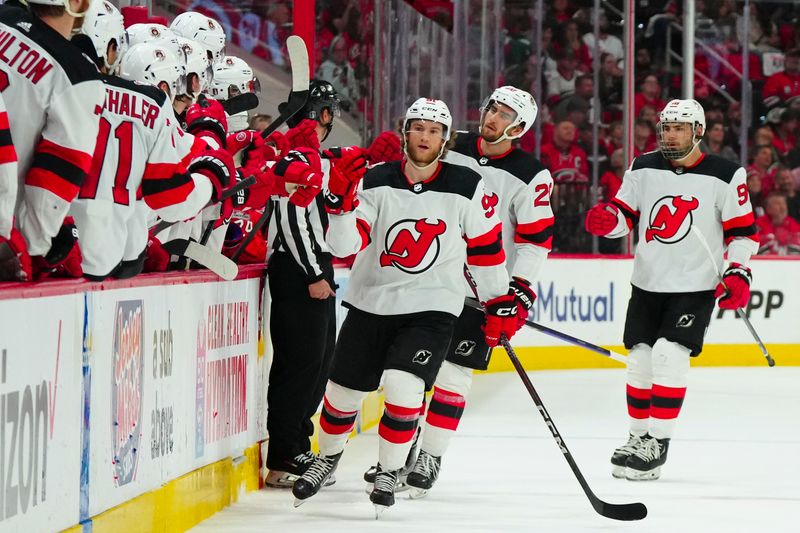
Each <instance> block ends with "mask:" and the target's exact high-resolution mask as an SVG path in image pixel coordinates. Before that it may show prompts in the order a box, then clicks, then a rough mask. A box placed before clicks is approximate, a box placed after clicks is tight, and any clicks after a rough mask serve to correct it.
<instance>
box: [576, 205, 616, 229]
mask: <svg viewBox="0 0 800 533" xmlns="http://www.w3.org/2000/svg"><path fill="white" fill-rule="evenodd" d="M618 214H619V209H618V208H617V206H615V205H614V204H609V203H604V202H601V203H599V204H597V205H596V206H594V207H593V208H591V209H589V212H588V213H586V221H585V224H584V226H585V227H586V231H588V232H589V233H591V234H592V235H597V236H598V237H605V236H606V235H608V234H609V233H611V232H612V231H614V228H616V227H617V215H618Z"/></svg>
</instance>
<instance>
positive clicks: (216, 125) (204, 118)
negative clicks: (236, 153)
mask: <svg viewBox="0 0 800 533" xmlns="http://www.w3.org/2000/svg"><path fill="white" fill-rule="evenodd" d="M186 131H188V132H189V133H191V134H192V135H194V136H196V137H204V136H210V137H212V138H213V139H214V140H216V141H217V143H218V144H219V146H220V147H221V148H224V147H225V137H226V136H227V134H228V117H227V116H225V109H223V107H222V104H220V103H219V102H217V101H216V100H213V99H211V98H206V97H205V96H203V95H201V97H200V98H199V99H198V100H197V103H194V104H192V105H191V106H189V109H187V110H186Z"/></svg>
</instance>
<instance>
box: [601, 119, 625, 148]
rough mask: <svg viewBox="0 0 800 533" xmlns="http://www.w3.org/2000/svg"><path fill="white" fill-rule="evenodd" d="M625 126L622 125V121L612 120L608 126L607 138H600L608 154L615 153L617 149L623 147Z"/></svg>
mask: <svg viewBox="0 0 800 533" xmlns="http://www.w3.org/2000/svg"><path fill="white" fill-rule="evenodd" d="M624 134H625V128H623V127H622V122H619V121H617V122H612V123H611V124H610V125H609V126H608V132H607V133H606V136H605V138H601V139H600V145H601V146H602V147H603V149H604V150H605V151H606V153H608V154H613V153H614V152H615V151H616V150H617V149H619V148H622V147H623V144H622V143H623V136H624Z"/></svg>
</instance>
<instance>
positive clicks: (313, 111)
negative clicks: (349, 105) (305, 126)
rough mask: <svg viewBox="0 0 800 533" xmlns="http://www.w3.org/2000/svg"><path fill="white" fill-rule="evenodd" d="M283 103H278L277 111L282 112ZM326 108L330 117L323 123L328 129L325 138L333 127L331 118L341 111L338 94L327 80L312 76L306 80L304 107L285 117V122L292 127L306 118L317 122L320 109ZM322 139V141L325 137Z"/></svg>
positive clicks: (320, 112) (320, 113) (338, 114)
mask: <svg viewBox="0 0 800 533" xmlns="http://www.w3.org/2000/svg"><path fill="white" fill-rule="evenodd" d="M290 96H291V95H290ZM285 105H286V104H285V103H283V104H281V105H279V106H278V111H279V112H282V111H283V107H284V106H285ZM326 108H327V109H328V111H329V112H330V114H331V117H332V119H331V122H330V124H326V125H325V127H326V128H327V129H328V132H327V133H326V134H325V138H327V137H328V134H330V132H331V129H332V128H333V119H334V118H335V117H339V116H341V111H340V110H339V95H338V94H337V93H336V89H334V87H333V85H331V84H330V83H329V82H327V81H325V80H319V79H316V78H314V79H312V80H311V81H309V82H308V101H307V102H306V105H305V107H304V108H303V109H301V110H300V111H298V112H297V114H296V115H294V116H292V117H289V118H288V119H286V124H288V126H289V127H290V128H294V127H295V126H297V125H298V124H300V122H301V121H302V120H304V119H307V118H310V119H312V120H316V121H317V122H319V121H320V117H321V116H322V110H323V109H326ZM322 140H323V141H324V140H325V139H322Z"/></svg>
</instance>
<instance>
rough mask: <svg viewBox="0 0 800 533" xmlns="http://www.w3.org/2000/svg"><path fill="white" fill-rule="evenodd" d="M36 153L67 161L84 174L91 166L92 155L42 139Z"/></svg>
mask: <svg viewBox="0 0 800 533" xmlns="http://www.w3.org/2000/svg"><path fill="white" fill-rule="evenodd" d="M36 151H37V152H42V153H46V154H50V155H54V156H56V157H58V158H61V159H63V160H64V161H67V162H68V163H71V164H73V165H75V166H76V167H78V168H80V169H81V170H83V171H84V172H88V171H89V169H90V168H91V166H92V154H87V153H86V152H81V151H80V150H73V149H72V148H66V147H64V146H61V145H58V144H56V143H54V142H51V141H48V140H47V139H42V141H41V142H40V143H39V145H38V146H37V147H36Z"/></svg>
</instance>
